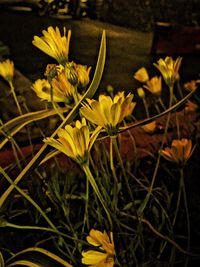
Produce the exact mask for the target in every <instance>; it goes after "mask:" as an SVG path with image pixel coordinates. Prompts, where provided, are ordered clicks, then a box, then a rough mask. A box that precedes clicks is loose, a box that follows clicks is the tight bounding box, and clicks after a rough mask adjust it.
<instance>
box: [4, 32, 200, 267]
mask: <svg viewBox="0 0 200 267" xmlns="http://www.w3.org/2000/svg"><path fill="white" fill-rule="evenodd" d="M43 34H44V36H42V37H34V41H33V44H34V45H35V46H36V47H38V48H39V49H41V50H42V51H44V52H45V53H47V54H49V55H50V56H52V57H53V58H54V59H56V60H57V63H56V64H50V65H48V66H47V68H46V71H45V76H46V78H45V82H44V80H40V81H39V82H38V83H34V84H33V90H34V91H35V92H36V94H37V95H35V97H40V98H41V100H42V101H44V102H45V105H46V109H44V110H39V111H36V112H27V111H25V110H24V109H23V108H22V107H21V106H20V105H19V103H18V99H17V96H16V95H15V91H14V86H13V82H12V81H13V79H14V77H12V76H10V75H9V77H8V75H7V74H8V73H10V72H9V70H10V69H9V68H10V66H12V68H13V64H10V61H6V62H9V64H8V65H6V64H5V62H3V63H0V75H1V76H2V77H3V78H4V79H5V80H7V81H8V83H9V85H10V88H11V97H14V100H15V104H16V106H17V108H18V112H19V116H18V117H16V118H13V119H12V120H10V121H1V127H0V132H1V138H2V139H1V144H0V148H1V151H5V150H6V149H8V148H9V147H11V148H12V150H13V155H14V157H15V160H14V161H13V162H12V164H11V165H7V166H1V167H0V172H1V180H0V181H1V185H2V186H1V188H2V191H1V197H0V207H1V211H0V226H1V229H0V231H1V236H0V247H1V254H0V263H1V266H7V267H8V266H19V265H23V266H37V267H39V266H66V267H68V266H85V265H90V266H107V267H112V266H176V265H178V264H184V266H187V265H188V264H189V260H191V259H193V258H195V259H196V258H199V252H198V251H197V252H196V251H195V247H194V244H193V242H192V238H191V222H190V211H189V207H188V198H187V194H188V192H187V186H186V185H185V184H188V183H189V178H190V170H191V168H192V167H191V166H193V165H192V160H193V161H195V159H196V157H197V155H198V154H197V153H198V145H197V144H196V143H197V138H198V137H197V127H198V126H197V127H196V128H195V129H194V128H193V127H191V129H190V127H189V125H190V124H189V121H188V124H187V125H188V129H187V132H186V133H185V132H184V131H183V130H184V127H183V128H182V127H180V125H181V123H182V121H180V117H181V116H180V114H183V115H184V116H185V117H187V116H188V118H189V115H191V114H195V115H194V116H196V117H198V115H197V114H198V105H199V99H198V96H197V95H196V93H195V90H196V89H197V87H198V80H197V81H192V82H190V83H187V84H186V85H185V89H184V86H183V85H182V84H181V77H180V75H179V68H180V67H181V58H180V57H178V58H177V59H176V60H173V59H172V58H171V57H166V58H165V59H160V60H158V61H157V62H156V63H154V66H155V67H156V68H157V71H158V75H160V76H155V77H149V74H148V71H147V70H146V69H145V68H144V67H142V68H141V69H140V70H138V71H137V72H136V73H135V74H134V78H135V79H137V80H138V83H139V86H138V89H137V90H135V92H138V96H139V98H140V104H138V103H137V104H136V102H133V101H134V94H133V92H130V93H129V94H128V95H125V93H124V92H118V93H115V92H114V89H113V88H112V87H109V88H108V91H107V92H106V91H105V94H104V95H100V96H99V97H98V100H95V99H93V97H94V95H95V93H96V91H97V90H98V86H99V84H100V82H101V77H102V75H103V69H104V64H105V58H106V35H105V32H103V34H102V38H101V45H100V49H99V56H98V61H97V65H96V69H95V72H94V77H93V79H92V81H90V77H89V75H90V67H89V68H88V67H87V66H83V65H80V64H77V63H75V62H74V61H71V62H69V59H68V51H69V47H68V46H69V39H70V32H68V35H67V37H66V29H64V35H63V36H62V35H61V32H60V30H59V29H58V28H56V29H53V28H52V27H49V28H48V29H47V31H43ZM5 66H6V71H5V69H4V68H5ZM159 71H160V74H159ZM8 78H9V80H8ZM97 93H98V91H97ZM163 96H164V97H163ZM189 98H193V102H191V101H189ZM142 104H143V105H144V111H145V112H146V114H145V115H144V119H143V120H141V121H138V120H137V119H136V118H135V117H134V110H135V109H137V108H139V107H138V105H139V106H140V105H142ZM185 104H186V105H185ZM49 117H53V118H54V120H55V121H56V123H54V126H53V127H50V137H48V136H45V135H43V133H42V131H43V130H44V129H42V128H41V129H40V133H41V135H40V136H39V137H38V140H40V141H41V142H42V146H41V147H40V149H39V150H38V151H37V152H36V153H34V151H32V154H31V157H30V155H29V157H27V155H25V154H23V150H22V148H21V147H20V144H19V143H18V138H17V137H18V135H20V133H21V131H25V132H26V134H27V139H26V141H27V144H30V145H33V142H34V140H33V139H32V138H31V132H30V129H29V125H34V126H35V127H37V128H39V127H40V126H38V121H40V120H46V119H48V118H49ZM159 120H160V121H161V123H160V122H159ZM174 124H175V127H173V125H174ZM138 129H139V135H138V134H137V130H138ZM172 129H173V130H172ZM38 132H39V131H38ZM136 134H137V136H136ZM138 136H139V137H138ZM153 136H156V141H154V144H153V146H154V148H155V149H154V150H150V149H149V144H150V142H149V140H150V139H148V138H153ZM137 138H138V139H137ZM143 138H144V139H143ZM145 142H146V144H147V146H146V148H144V149H143V150H142V149H140V148H141V147H140V146H139V143H140V144H141V143H142V144H143V145H144V144H145ZM127 144H128V150H127V151H128V153H127V154H126V152H125V150H126V149H127V147H126V146H127ZM125 145H126V146H125ZM52 147H53V148H54V149H52ZM141 151H142V153H141ZM125 154H126V155H125ZM183 221H185V222H186V224H182V222H183ZM13 240H14V241H13Z"/></svg>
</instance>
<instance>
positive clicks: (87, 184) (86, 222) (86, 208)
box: [82, 177, 90, 232]
mask: <svg viewBox="0 0 200 267" xmlns="http://www.w3.org/2000/svg"><path fill="white" fill-rule="evenodd" d="M88 203H89V180H88V177H87V178H86V192H85V213H84V219H83V228H82V232H84V228H85V224H87V228H88V229H90V226H89V217H88Z"/></svg>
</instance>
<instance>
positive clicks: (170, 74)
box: [154, 57, 182, 87]
mask: <svg viewBox="0 0 200 267" xmlns="http://www.w3.org/2000/svg"><path fill="white" fill-rule="evenodd" d="M181 61H182V58H181V57H178V58H177V59H176V60H173V59H172V57H166V58H165V59H164V60H163V59H162V58H160V59H159V60H158V61H157V64H156V63H154V66H155V67H156V68H157V69H158V70H159V71H160V72H161V74H162V76H163V79H164V81H165V82H166V84H167V85H168V86H169V87H171V86H173V84H174V82H175V81H176V80H177V79H179V68H180V65H181Z"/></svg>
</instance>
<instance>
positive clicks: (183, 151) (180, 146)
mask: <svg viewBox="0 0 200 267" xmlns="http://www.w3.org/2000/svg"><path fill="white" fill-rule="evenodd" d="M193 150H194V148H192V141H191V140H190V139H186V138H183V139H181V140H177V139H175V140H173V141H172V145H171V148H169V147H167V148H165V149H164V150H161V152H160V153H161V155H162V156H163V157H164V158H165V159H167V160H168V161H172V162H174V163H177V164H180V165H184V164H185V163H186V162H187V160H188V159H189V158H190V156H191V155H192V152H193Z"/></svg>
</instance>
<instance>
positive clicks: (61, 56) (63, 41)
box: [32, 26, 71, 64]
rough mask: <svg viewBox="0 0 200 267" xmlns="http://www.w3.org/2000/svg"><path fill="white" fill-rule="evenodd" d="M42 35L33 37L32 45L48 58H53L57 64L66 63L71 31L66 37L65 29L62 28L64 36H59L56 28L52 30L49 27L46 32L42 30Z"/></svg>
mask: <svg viewBox="0 0 200 267" xmlns="http://www.w3.org/2000/svg"><path fill="white" fill-rule="evenodd" d="M42 33H43V35H44V36H42V37H38V36H34V39H33V41H32V43H33V45H35V46H36V47H37V48H39V49H40V50H42V51H43V52H44V53H46V54H47V55H49V56H50V57H53V58H55V59H56V60H57V61H58V63H61V64H65V63H66V62H67V61H68V54H69V42H70V38H71V31H70V30H69V31H68V34H67V37H66V28H65V27H64V35H63V36H61V33H60V30H59V28H58V27H56V28H55V29H54V28H53V27H52V26H50V27H48V29H47V31H46V30H43V31H42Z"/></svg>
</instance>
